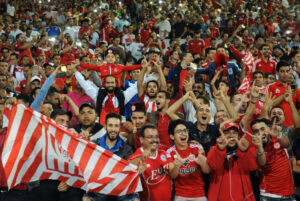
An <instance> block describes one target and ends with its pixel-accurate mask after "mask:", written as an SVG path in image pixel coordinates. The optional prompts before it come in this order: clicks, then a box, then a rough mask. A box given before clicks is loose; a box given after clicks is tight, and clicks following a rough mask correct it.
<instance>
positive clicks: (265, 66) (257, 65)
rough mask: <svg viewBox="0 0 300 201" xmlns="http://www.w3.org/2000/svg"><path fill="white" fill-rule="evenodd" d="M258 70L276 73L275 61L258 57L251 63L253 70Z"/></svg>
mask: <svg viewBox="0 0 300 201" xmlns="http://www.w3.org/2000/svg"><path fill="white" fill-rule="evenodd" d="M258 70H260V71H262V72H263V73H273V74H276V61H274V60H273V59H271V58H269V60H268V61H267V62H265V61H264V60H263V59H262V58H259V59H257V60H256V61H255V62H254V64H253V72H255V71H258Z"/></svg>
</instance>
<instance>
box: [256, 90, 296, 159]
mask: <svg viewBox="0 0 300 201" xmlns="http://www.w3.org/2000/svg"><path fill="white" fill-rule="evenodd" d="M269 99H270V98H269V97H267V100H266V101H265V103H264V106H263V110H262V114H261V115H260V118H265V119H269V120H270V122H274V121H275V124H276V125H277V126H279V127H280V128H279V129H280V132H281V134H283V135H285V136H287V137H288V138H289V141H290V144H291V146H290V147H289V148H288V151H289V154H290V152H291V147H292V145H293V137H294V136H293V132H295V131H296V130H295V128H298V127H300V119H299V115H298V112H297V109H296V107H295V104H294V102H293V97H292V92H291V89H290V88H288V89H287V90H286V92H285V94H284V100H285V101H286V102H287V103H288V104H289V106H290V108H291V112H292V118H293V123H294V127H287V126H283V123H284V121H285V114H284V110H283V108H282V107H281V106H279V105H275V106H272V102H273V101H272V99H270V101H269Z"/></svg>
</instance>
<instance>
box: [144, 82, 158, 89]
mask: <svg viewBox="0 0 300 201" xmlns="http://www.w3.org/2000/svg"><path fill="white" fill-rule="evenodd" d="M151 82H153V83H155V84H156V86H157V88H159V85H158V82H157V81H156V80H150V81H148V82H147V84H146V89H147V88H148V85H149V84H150V83H151Z"/></svg>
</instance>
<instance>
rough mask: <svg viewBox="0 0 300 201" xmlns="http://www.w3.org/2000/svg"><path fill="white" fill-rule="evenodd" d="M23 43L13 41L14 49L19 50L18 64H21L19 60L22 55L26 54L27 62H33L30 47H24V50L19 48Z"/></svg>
mask: <svg viewBox="0 0 300 201" xmlns="http://www.w3.org/2000/svg"><path fill="white" fill-rule="evenodd" d="M22 45H23V44H21V43H15V46H14V47H15V51H17V52H19V65H20V64H21V60H22V57H23V56H28V57H29V62H30V63H31V64H33V58H32V54H31V50H30V48H26V49H25V50H20V47H21V46H22Z"/></svg>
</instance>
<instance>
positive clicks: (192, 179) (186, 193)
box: [167, 144, 205, 198]
mask: <svg viewBox="0 0 300 201" xmlns="http://www.w3.org/2000/svg"><path fill="white" fill-rule="evenodd" d="M175 150H176V151H177V153H178V154H179V155H180V157H181V158H184V159H186V161H185V163H184V164H183V165H181V166H180V169H179V175H178V177H177V178H176V179H175V195H178V196H182V197H189V198H193V197H203V196H205V192H204V182H203V179H202V173H201V167H200V166H199V165H198V164H197V163H196V162H195V158H197V157H198V154H199V151H203V153H202V155H204V156H205V153H204V149H203V147H202V146H201V145H193V144H190V145H189V147H188V148H187V149H186V150H179V149H176V147H175V145H174V146H172V147H171V148H169V149H168V150H167V154H168V157H170V158H171V159H172V161H174V160H175V155H176V152H175Z"/></svg>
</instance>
